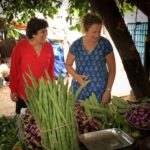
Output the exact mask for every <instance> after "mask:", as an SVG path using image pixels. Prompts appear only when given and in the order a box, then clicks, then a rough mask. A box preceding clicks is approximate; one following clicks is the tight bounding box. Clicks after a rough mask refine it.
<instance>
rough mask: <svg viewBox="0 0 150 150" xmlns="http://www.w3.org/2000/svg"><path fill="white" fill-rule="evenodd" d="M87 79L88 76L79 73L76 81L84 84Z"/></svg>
mask: <svg viewBox="0 0 150 150" xmlns="http://www.w3.org/2000/svg"><path fill="white" fill-rule="evenodd" d="M87 80H88V77H87V76H85V75H79V80H78V82H79V84H80V85H83V84H85V82H87Z"/></svg>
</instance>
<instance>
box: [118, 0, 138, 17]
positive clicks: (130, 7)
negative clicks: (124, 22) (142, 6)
mask: <svg viewBox="0 0 150 150" xmlns="http://www.w3.org/2000/svg"><path fill="white" fill-rule="evenodd" d="M116 3H117V6H118V8H119V10H120V13H121V14H122V15H124V13H125V12H133V11H135V8H136V7H135V5H134V4H133V2H132V0H116Z"/></svg>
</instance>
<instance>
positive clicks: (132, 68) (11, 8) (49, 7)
mask: <svg viewBox="0 0 150 150" xmlns="http://www.w3.org/2000/svg"><path fill="white" fill-rule="evenodd" d="M119 1H121V2H123V1H124V0H119ZM128 1H130V2H132V3H134V4H135V5H137V6H138V7H139V8H141V9H142V10H143V11H144V8H143V5H142V6H141V4H140V0H137V1H136V0H128ZM142 1H143V2H144V1H145V2H146V0H142ZM61 4H62V1H60V0H55V1H53V2H52V1H51V0H48V1H46V0H37V1H35V0H28V1H27V0H18V1H15V0H11V1H10V0H7V2H5V4H4V3H2V4H1V6H2V8H3V12H4V13H5V14H6V16H7V19H8V21H11V20H12V19H13V18H14V17H16V16H18V13H22V17H21V20H24V18H26V17H28V18H29V17H31V16H34V15H35V12H36V11H39V12H41V13H43V14H44V16H50V17H52V16H53V14H55V13H57V8H59V7H60V5H61ZM88 10H91V11H96V12H97V13H98V14H99V15H100V16H101V17H102V19H103V21H104V25H105V26H106V28H107V30H108V32H109V34H110V36H111V38H112V40H113V42H114V44H115V46H116V48H117V50H118V52H119V54H120V57H121V60H122V63H123V66H124V68H125V71H126V73H127V76H128V79H129V83H130V85H131V87H132V90H133V93H134V95H135V97H136V99H140V98H144V97H150V82H149V80H148V77H147V76H146V73H145V71H144V68H143V66H142V63H141V60H140V56H139V53H138V52H137V50H136V47H135V44H134V42H133V40H132V37H131V36H130V34H129V32H128V29H127V27H126V24H125V22H124V19H123V18H122V15H121V13H120V11H119V8H118V6H117V5H116V2H115V1H114V0H100V1H99V0H87V1H84V0H69V9H68V12H69V15H68V18H67V19H68V20H71V18H72V16H73V15H74V13H76V14H77V15H79V16H81V15H83V14H84V13H85V12H87V11H88ZM145 14H147V15H149V12H148V11H145ZM120 86H123V85H121V83H120Z"/></svg>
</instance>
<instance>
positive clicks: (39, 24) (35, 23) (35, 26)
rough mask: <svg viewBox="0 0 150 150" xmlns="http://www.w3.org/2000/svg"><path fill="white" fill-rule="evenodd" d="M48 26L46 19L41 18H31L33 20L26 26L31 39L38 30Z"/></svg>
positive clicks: (27, 34)
mask: <svg viewBox="0 0 150 150" xmlns="http://www.w3.org/2000/svg"><path fill="white" fill-rule="evenodd" d="M47 27H48V23H47V21H46V20H44V19H39V18H31V20H30V21H29V22H28V24H27V28H26V36H27V37H28V38H29V39H32V38H33V35H36V34H37V31H38V30H40V29H44V28H47Z"/></svg>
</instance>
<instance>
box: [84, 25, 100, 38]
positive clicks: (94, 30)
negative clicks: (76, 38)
mask: <svg viewBox="0 0 150 150" xmlns="http://www.w3.org/2000/svg"><path fill="white" fill-rule="evenodd" d="M101 29H102V24H93V25H91V26H90V27H89V29H88V30H87V31H86V36H87V37H88V38H89V39H91V40H93V41H97V40H98V39H99V37H100V34H101Z"/></svg>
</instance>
